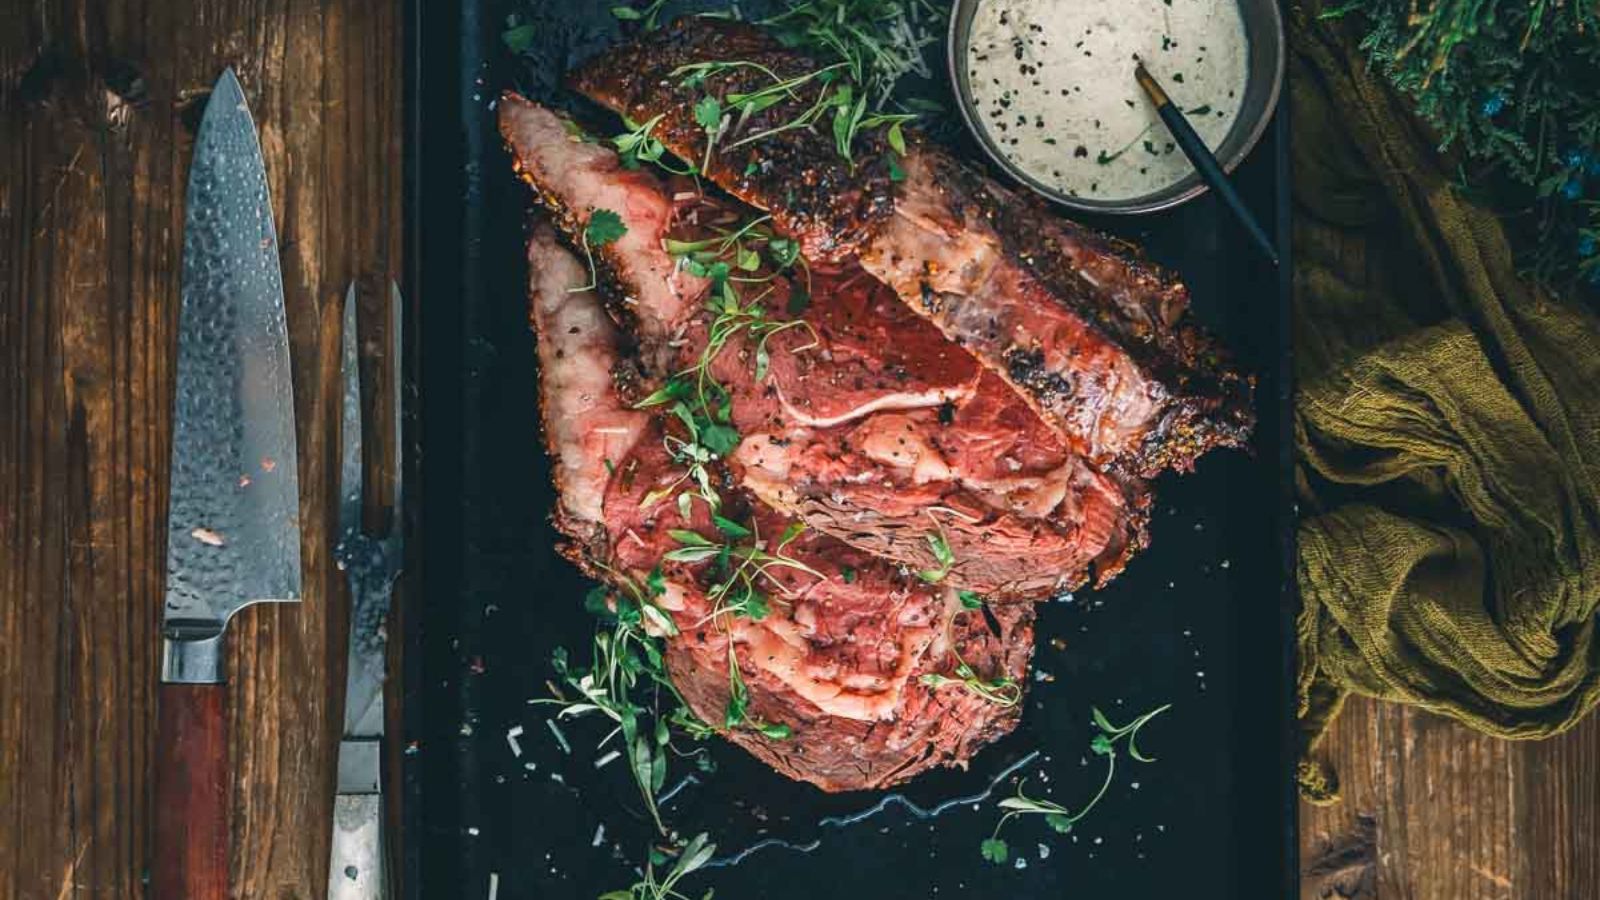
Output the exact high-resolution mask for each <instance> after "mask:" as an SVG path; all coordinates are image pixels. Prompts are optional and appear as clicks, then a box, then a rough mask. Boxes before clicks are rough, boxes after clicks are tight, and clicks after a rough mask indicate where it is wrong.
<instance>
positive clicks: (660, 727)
mask: <svg viewBox="0 0 1600 900" xmlns="http://www.w3.org/2000/svg"><path fill="white" fill-rule="evenodd" d="M609 575H610V576H611V578H612V580H613V581H614V582H615V583H616V585H617V586H616V587H596V588H594V589H593V590H591V591H590V592H589V594H588V596H587V597H586V598H585V601H584V605H585V607H586V608H587V609H588V610H589V611H590V612H592V613H594V614H595V615H597V616H599V617H601V619H602V620H603V621H609V622H610V625H611V627H610V629H609V630H607V629H605V628H602V629H600V630H598V631H596V632H595V635H594V639H593V644H592V647H591V651H592V653H591V663H590V665H589V667H588V668H587V669H578V668H574V667H573V666H572V664H571V662H570V660H569V658H568V655H567V652H566V651H565V650H564V649H561V648H558V649H557V650H556V652H555V653H554V654H552V657H551V662H552V664H553V665H554V666H555V670H556V674H557V675H558V676H559V677H560V678H561V680H562V682H563V683H564V684H566V685H567V686H568V687H569V688H571V689H572V690H574V691H576V692H577V697H576V698H569V697H567V696H565V695H563V694H561V693H560V692H559V691H557V692H556V696H555V697H552V698H548V699H543V700H538V701H535V703H537V704H553V705H556V706H559V707H561V709H560V711H559V712H557V713H556V718H557V719H565V718H572V717H577V716H585V715H590V714H599V715H602V716H604V717H606V718H609V719H611V720H612V721H613V722H614V723H616V727H615V728H613V729H612V730H611V731H610V732H608V733H607V734H606V735H605V736H604V737H602V738H601V739H600V741H599V742H598V743H597V745H596V746H597V747H604V746H605V745H606V744H608V743H610V742H611V740H612V739H613V738H616V737H618V736H619V735H620V737H621V740H622V744H623V747H622V751H621V752H622V753H623V754H624V755H625V756H626V757H627V759H628V764H629V765H628V768H629V771H630V773H631V774H632V775H633V778H634V781H635V783H636V784H637V785H638V788H639V794H640V797H641V798H642V799H643V800H644V805H645V810H646V811H647V812H648V813H649V814H650V819H651V821H652V822H654V823H655V826H656V828H657V829H658V830H659V831H661V832H662V833H663V834H664V833H666V828H665V826H664V825H663V823H662V821H661V812H660V810H659V809H658V808H657V805H656V795H657V794H659V793H660V792H661V789H662V787H663V786H664V785H665V783H666V777H667V768H668V760H669V758H670V757H669V753H671V752H672V751H673V747H672V727H671V726H674V725H675V726H677V727H678V728H679V730H680V731H681V732H683V733H685V734H687V735H688V736H689V737H691V738H693V739H695V740H700V739H703V738H705V737H706V736H708V735H710V734H711V733H712V729H711V728H710V727H709V726H708V725H706V724H705V723H703V722H701V721H700V720H699V719H698V718H697V717H696V716H695V715H694V713H693V712H692V711H690V709H689V705H688V703H687V702H686V701H685V700H684V698H683V695H682V694H680V693H679V692H678V689H677V687H675V686H674V685H673V683H672V680H671V678H670V677H669V676H668V674H667V669H666V665H665V663H664V662H663V658H662V652H661V644H660V639H659V638H657V637H655V636H653V635H652V634H651V632H650V630H649V629H647V627H646V625H647V623H648V625H649V626H651V627H653V628H654V629H655V631H657V632H658V633H660V634H663V635H667V636H671V635H675V634H677V633H678V629H677V627H676V625H675V624H674V623H673V621H672V617H671V615H670V614H668V613H667V612H666V611H665V610H663V609H661V607H659V606H658V605H657V604H656V601H657V599H658V598H660V597H661V596H662V595H663V594H664V593H665V592H666V580H665V577H664V576H663V574H662V572H661V568H660V567H659V566H658V567H656V568H655V569H654V570H652V571H651V572H650V573H649V574H648V575H647V576H645V579H644V581H643V582H640V581H638V580H636V579H634V578H632V577H630V576H627V575H625V574H623V573H620V572H616V571H611V572H609ZM700 752H701V751H698V750H697V751H694V752H693V753H691V754H688V755H696V754H698V753H700Z"/></svg>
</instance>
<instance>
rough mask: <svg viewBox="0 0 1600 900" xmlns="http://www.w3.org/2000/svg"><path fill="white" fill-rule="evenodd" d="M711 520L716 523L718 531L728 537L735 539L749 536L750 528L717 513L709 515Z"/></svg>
mask: <svg viewBox="0 0 1600 900" xmlns="http://www.w3.org/2000/svg"><path fill="white" fill-rule="evenodd" d="M711 521H712V522H713V523H715V524H716V526H717V530H718V531H720V532H722V533H723V534H725V535H727V536H728V537H731V538H735V539H737V538H747V537H749V536H750V529H748V528H746V527H744V526H743V525H740V524H739V523H738V522H735V521H733V520H732V519H728V518H724V517H722V516H719V515H713V516H712V517H711Z"/></svg>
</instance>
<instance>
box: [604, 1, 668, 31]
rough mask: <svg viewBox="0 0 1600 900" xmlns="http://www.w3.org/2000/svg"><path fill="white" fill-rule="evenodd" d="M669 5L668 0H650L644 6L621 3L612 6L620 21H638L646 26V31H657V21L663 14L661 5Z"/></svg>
mask: <svg viewBox="0 0 1600 900" xmlns="http://www.w3.org/2000/svg"><path fill="white" fill-rule="evenodd" d="M666 5H667V0H650V3H648V4H646V5H645V6H644V7H643V8H640V7H635V6H632V5H629V4H619V5H617V6H613V7H611V15H613V16H615V17H616V18H617V20H618V21H622V22H638V23H640V24H642V25H643V26H644V30H645V31H655V30H656V28H657V27H658V26H659V24H660V23H659V22H658V21H657V20H658V19H659V18H660V16H661V7H663V6H666Z"/></svg>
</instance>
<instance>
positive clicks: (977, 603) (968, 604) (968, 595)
mask: <svg viewBox="0 0 1600 900" xmlns="http://www.w3.org/2000/svg"><path fill="white" fill-rule="evenodd" d="M956 596H957V597H959V598H961V605H962V607H964V608H966V609H981V608H983V597H981V596H980V595H979V594H978V592H976V591H956Z"/></svg>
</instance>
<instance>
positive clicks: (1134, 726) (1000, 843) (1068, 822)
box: [979, 703, 1172, 863]
mask: <svg viewBox="0 0 1600 900" xmlns="http://www.w3.org/2000/svg"><path fill="white" fill-rule="evenodd" d="M1171 708H1172V704H1170V703H1167V704H1163V705H1161V706H1158V707H1156V708H1155V709H1152V710H1150V711H1149V712H1147V713H1145V714H1144V715H1142V716H1139V717H1138V718H1136V719H1134V720H1133V721H1131V722H1129V723H1128V724H1126V725H1113V724H1111V721H1110V720H1109V719H1107V718H1106V717H1105V714H1104V713H1102V712H1100V710H1099V709H1098V708H1096V707H1090V710H1091V712H1092V715H1093V718H1094V724H1095V728H1096V729H1097V731H1096V733H1095V736H1094V737H1093V738H1092V739H1090V741H1089V750H1090V752H1092V753H1093V754H1094V755H1095V756H1101V757H1105V760H1106V775H1105V778H1104V779H1103V780H1102V781H1101V782H1100V789H1099V790H1098V791H1095V794H1094V796H1093V797H1091V798H1089V801H1088V802H1087V803H1085V804H1084V805H1083V806H1082V807H1081V808H1080V809H1079V810H1078V811H1077V812H1073V811H1072V810H1071V809H1069V808H1067V807H1065V806H1062V805H1061V804H1059V803H1055V802H1053V801H1050V800H1044V799H1042V798H1038V797H1029V796H1028V795H1027V794H1026V793H1025V792H1024V791H1023V788H1024V787H1026V786H1027V782H1026V781H1025V780H1024V781H1023V782H1021V783H1019V784H1018V785H1017V793H1016V795H1015V796H1012V797H1007V798H1006V799H1004V800H1001V801H1000V803H999V806H1000V808H1001V809H1003V810H1005V814H1004V815H1002V816H1001V817H1000V821H998V822H996V823H995V826H994V832H993V833H992V834H991V835H989V837H988V838H987V839H985V840H984V841H983V843H982V844H981V845H980V846H979V851H980V853H981V854H982V856H983V858H984V859H986V860H989V861H990V862H992V863H1004V862H1005V861H1006V858H1007V857H1008V856H1009V855H1010V849H1009V847H1008V846H1007V845H1006V842H1005V841H1004V840H1003V839H1002V838H1001V837H1000V831H1001V829H1003V828H1005V826H1006V823H1007V822H1010V821H1011V820H1012V819H1015V818H1017V817H1019V816H1028V815H1040V816H1044V821H1045V824H1046V825H1049V826H1050V827H1051V829H1053V830H1054V831H1055V832H1057V833H1058V834H1069V833H1071V831H1072V829H1073V826H1075V825H1077V824H1078V822H1080V821H1081V820H1082V819H1083V818H1084V817H1085V816H1087V815H1088V814H1089V813H1090V812H1091V811H1092V810H1093V809H1094V808H1095V806H1096V805H1098V804H1099V803H1100V800H1101V799H1102V798H1103V797H1105V795H1106V791H1107V790H1108V789H1109V788H1110V787H1111V782H1112V780H1113V779H1115V777H1116V773H1117V743H1118V742H1119V741H1126V743H1127V750H1128V756H1130V757H1132V758H1133V759H1134V760H1136V761H1137V762H1141V763H1152V762H1155V759H1154V758H1153V757H1148V756H1145V755H1143V754H1142V753H1140V752H1139V747H1138V744H1137V743H1136V741H1137V739H1138V736H1139V729H1141V728H1143V727H1144V726H1145V725H1146V724H1148V723H1149V722H1150V720H1151V719H1154V718H1155V717H1156V716H1159V715H1161V714H1162V713H1164V712H1166V711H1167V710H1168V709H1171Z"/></svg>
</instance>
